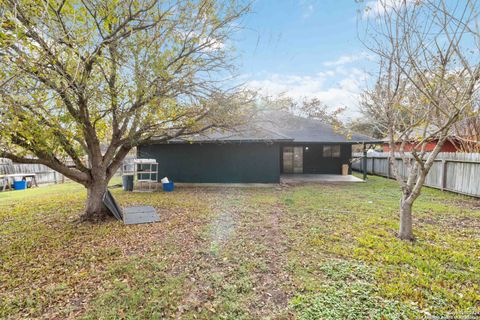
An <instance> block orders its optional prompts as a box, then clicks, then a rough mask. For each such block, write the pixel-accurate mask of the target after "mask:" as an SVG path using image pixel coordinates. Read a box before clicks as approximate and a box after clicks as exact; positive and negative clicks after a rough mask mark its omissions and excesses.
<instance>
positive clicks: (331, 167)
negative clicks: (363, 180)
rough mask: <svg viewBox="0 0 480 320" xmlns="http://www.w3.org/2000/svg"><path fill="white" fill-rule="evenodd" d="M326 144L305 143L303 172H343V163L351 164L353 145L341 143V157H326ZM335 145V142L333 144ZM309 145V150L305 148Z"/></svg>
mask: <svg viewBox="0 0 480 320" xmlns="http://www.w3.org/2000/svg"><path fill="white" fill-rule="evenodd" d="M324 145H325V144H304V145H303V146H304V151H303V173H316V174H342V165H343V164H348V165H349V166H350V158H351V157H352V145H350V144H341V145H340V158H331V157H324V155H323V153H322V150H323V146H324ZM332 145H335V144H332ZM305 146H308V150H305Z"/></svg>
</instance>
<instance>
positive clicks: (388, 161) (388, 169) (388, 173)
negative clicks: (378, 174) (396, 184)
mask: <svg viewBox="0 0 480 320" xmlns="http://www.w3.org/2000/svg"><path fill="white" fill-rule="evenodd" d="M387 178H388V179H390V156H388V157H387Z"/></svg>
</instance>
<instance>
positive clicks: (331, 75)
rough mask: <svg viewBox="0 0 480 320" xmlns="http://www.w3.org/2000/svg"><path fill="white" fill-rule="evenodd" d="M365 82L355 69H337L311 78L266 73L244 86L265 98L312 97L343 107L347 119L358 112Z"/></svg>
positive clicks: (310, 76) (361, 73) (332, 105)
mask: <svg viewBox="0 0 480 320" xmlns="http://www.w3.org/2000/svg"><path fill="white" fill-rule="evenodd" d="M365 79H366V74H365V73H364V72H362V71H361V70H359V69H357V68H343V67H337V68H336V69H335V70H328V71H325V72H319V73H316V74H314V75H281V74H269V75H267V76H266V77H264V78H263V79H255V80H250V81H248V82H247V83H246V85H247V86H248V87H249V88H252V89H255V90H258V91H259V92H261V93H262V94H265V95H279V94H286V95H287V96H290V97H292V98H294V99H302V98H304V97H309V98H313V97H316V98H318V99H320V101H322V102H323V103H325V104H326V105H327V106H330V107H331V108H332V109H334V108H337V107H343V106H346V107H347V113H346V116H349V117H351V116H355V114H356V112H357V111H358V98H359V94H360V93H361V91H362V88H363V86H364V84H365Z"/></svg>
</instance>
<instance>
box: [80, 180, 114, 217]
mask: <svg viewBox="0 0 480 320" xmlns="http://www.w3.org/2000/svg"><path fill="white" fill-rule="evenodd" d="M107 185H108V181H107V180H106V179H104V178H103V179H97V180H94V181H92V183H90V184H89V185H88V186H87V203H86V206H85V213H84V214H83V215H82V220H84V221H93V222H97V221H101V220H105V219H106V217H107V211H106V210H105V207H104V205H103V195H104V194H105V192H106V191H107Z"/></svg>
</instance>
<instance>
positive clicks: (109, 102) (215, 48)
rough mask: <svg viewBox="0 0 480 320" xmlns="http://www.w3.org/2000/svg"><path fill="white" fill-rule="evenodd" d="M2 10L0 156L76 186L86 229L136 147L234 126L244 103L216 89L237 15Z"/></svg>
mask: <svg viewBox="0 0 480 320" xmlns="http://www.w3.org/2000/svg"><path fill="white" fill-rule="evenodd" d="M0 3H1V7H0V19H1V20H0V75H1V76H0V95H1V96H0V114H1V119H0V156H2V157H6V158H10V159H12V160H13V161H15V162H20V163H39V164H44V165H47V166H49V167H50V168H52V169H54V170H56V171H58V172H60V173H62V174H63V175H65V176H66V177H68V178H70V179H72V180H74V181H76V182H78V183H81V184H82V185H84V186H85V188H87V194H88V196H87V204H86V209H85V215H84V218H86V219H93V220H97V219H99V218H102V217H103V214H104V213H103V210H102V195H103V193H104V192H105V190H106V187H107V184H108V182H109V180H110V179H111V178H112V176H113V175H114V173H115V172H116V171H117V169H118V168H119V167H120V165H121V163H122V161H123V159H124V157H125V156H126V155H127V153H128V152H129V151H130V150H131V149H132V148H133V147H135V146H136V145H138V144H140V143H142V142H144V141H146V140H148V139H150V138H151V137H152V136H156V137H157V139H159V140H164V141H167V140H169V139H172V138H175V137H178V136H185V135H191V134H194V133H198V132H202V131H205V130H208V129H210V128H226V127H230V126H232V125H234V124H237V122H238V121H241V117H242V115H243V114H244V108H243V106H244V105H245V100H246V99H245V98H246V94H244V93H242V92H237V91H235V90H234V91H232V90H225V88H224V82H222V80H224V79H225V78H227V77H229V75H230V74H231V73H230V72H229V70H231V68H232V64H231V62H232V58H233V57H232V56H231V55H230V54H229V52H230V45H229V39H230V37H231V35H232V33H234V32H235V30H236V29H238V25H239V24H238V22H239V19H240V18H241V17H242V16H243V15H244V14H245V13H246V12H247V11H248V6H246V5H242V4H241V3H237V2H236V1H216V0H199V1H196V0H195V1H194V0H173V1H166V0H126V1H108V0H100V1H93V0H80V1H69V0H63V1H49V0H48V1H47V0H45V1H30V0H2V1H1V2H0ZM247 100H248V99H247Z"/></svg>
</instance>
